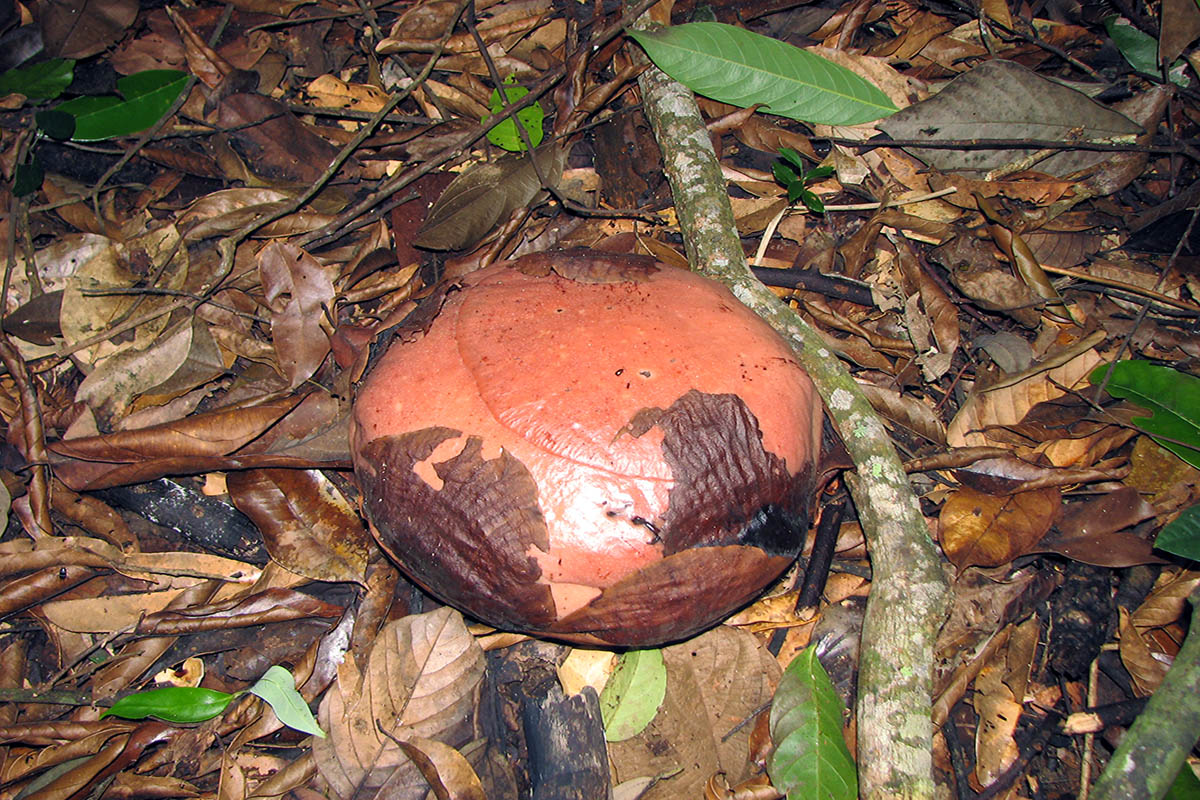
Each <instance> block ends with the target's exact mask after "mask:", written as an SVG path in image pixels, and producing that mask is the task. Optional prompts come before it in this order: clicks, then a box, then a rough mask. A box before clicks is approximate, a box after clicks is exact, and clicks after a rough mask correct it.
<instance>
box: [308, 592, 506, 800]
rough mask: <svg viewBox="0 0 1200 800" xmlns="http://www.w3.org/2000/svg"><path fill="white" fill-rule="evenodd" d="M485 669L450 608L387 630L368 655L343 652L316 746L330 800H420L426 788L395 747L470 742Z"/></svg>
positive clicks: (322, 713) (322, 711) (323, 710)
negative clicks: (324, 734) (408, 743)
mask: <svg viewBox="0 0 1200 800" xmlns="http://www.w3.org/2000/svg"><path fill="white" fill-rule="evenodd" d="M483 671H484V656H483V651H482V650H481V649H480V648H479V645H478V644H477V643H476V642H475V639H474V638H473V637H472V636H471V634H470V633H468V631H467V628H466V626H465V625H464V624H463V620H462V615H460V614H459V613H458V612H457V611H454V610H452V609H450V608H441V609H438V610H437V611H431V612H429V613H427V614H420V615H416V616H409V617H405V618H403V619H400V620H396V621H395V622H392V623H390V624H388V625H387V626H385V627H384V628H383V630H381V631H380V633H379V635H378V636H377V637H376V639H375V643H374V645H373V646H372V648H371V651H370V653H368V654H367V655H366V656H365V657H361V656H356V654H355V653H353V652H351V653H347V654H346V660H345V661H343V662H342V665H341V666H340V667H339V668H338V679H337V683H336V684H335V685H334V686H332V687H330V689H329V691H328V692H327V693H326V694H325V698H324V699H323V700H322V701H321V708H320V714H319V719H320V723H321V727H322V728H324V729H325V731H326V732H327V733H328V734H329V735H328V736H327V737H326V738H324V739H316V740H314V743H313V755H314V756H315V758H316V762H317V768H318V770H319V772H320V774H321V776H322V777H323V778H324V779H325V781H326V782H327V783H328V784H329V787H330V789H331V791H332V793H333V796H334V797H337V798H341V800H346V799H347V798H352V797H354V798H371V797H387V798H395V799H396V800H403V799H404V798H413V800H422V798H424V797H425V795H426V793H427V792H428V791H429V785H428V784H427V782H426V781H425V780H424V778H423V777H422V776H421V774H420V772H419V770H418V769H417V767H416V766H415V765H414V764H413V762H412V760H411V759H410V758H409V757H408V756H407V755H406V754H405V753H404V752H403V750H402V749H401V748H400V746H399V745H398V744H397V743H396V742H397V740H400V739H405V740H407V739H411V738H412V737H421V738H425V739H435V740H437V741H440V742H442V743H443V744H446V745H449V746H450V747H461V746H462V745H463V744H465V743H466V742H467V741H469V740H470V739H471V738H472V735H473V731H472V729H473V720H474V718H475V715H476V708H477V704H478V701H479V689H480V682H481V680H482V678H483Z"/></svg>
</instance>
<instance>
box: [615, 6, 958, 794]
mask: <svg viewBox="0 0 1200 800" xmlns="http://www.w3.org/2000/svg"><path fill="white" fill-rule="evenodd" d="M639 24H640V23H639ZM638 83H639V86H640V87H641V90H642V101H643V104H644V108H645V111H646V115H647V117H648V118H649V119H650V122H651V125H652V127H653V129H654V135H655V137H656V138H657V140H658V144H659V147H660V149H661V150H662V155H663V163H664V165H665V169H666V173H667V178H668V180H669V181H670V183H671V188H672V192H673V194H674V198H675V209H676V213H677V215H678V218H679V226H680V228H681V230H682V231H683V237H684V245H685V248H686V250H687V256H688V260H689V261H690V262H691V264H692V266H693V268H694V269H695V270H697V271H698V272H701V273H703V274H705V275H708V276H709V277H712V278H716V279H718V280H720V281H722V282H723V283H725V284H726V285H727V286H728V287H729V288H730V289H731V290H732V291H733V293H734V294H735V295H736V296H737V298H738V299H739V300H741V301H742V302H743V303H745V304H746V305H747V306H749V307H750V308H752V309H753V310H754V311H756V312H757V313H758V314H759V315H760V316H762V317H763V318H764V319H766V320H767V321H768V322H769V323H770V324H771V325H772V326H774V328H775V329H776V330H777V331H779V332H780V333H781V334H782V335H783V336H785V337H786V338H787V339H788V340H789V341H790V342H791V344H792V347H793V348H794V349H795V351H796V354H797V357H798V358H799V360H800V363H801V365H802V366H803V367H804V369H805V370H807V371H808V373H809V375H810V376H811V377H812V380H813V383H814V384H816V387H817V390H818V391H819V392H820V393H821V396H822V397H823V398H824V400H825V405H826V407H827V408H828V410H829V413H830V415H831V416H832V417H833V420H834V422H835V424H836V425H837V428H838V430H839V431H840V432H841V434H842V438H843V439H844V440H845V443H846V448H847V450H849V452H850V455H851V457H852V458H853V460H854V463H855V465H856V467H857V475H855V476H851V478H850V480H849V481H848V482H849V484H850V489H851V493H852V495H853V498H854V503H855V506H856V507H857V509H858V514H859V520H860V521H861V523H862V527H863V530H864V531H865V533H866V536H867V543H868V546H869V548H870V551H871V564H872V569H873V574H874V579H873V582H872V585H871V594H870V598H869V600H868V603H867V612H866V619H865V621H864V624H863V636H862V638H863V641H862V651H861V652H862V656H861V663H860V667H859V681H858V687H859V696H858V709H857V713H858V768H859V785H860V787H861V794H862V797H864V798H871V799H872V800H882V799H883V798H919V797H932V796H933V791H934V785H933V755H932V750H933V733H934V729H933V722H932V719H931V715H930V711H931V708H932V700H931V695H932V688H933V646H934V641H935V639H936V637H937V634H938V630H939V629H940V627H941V625H942V622H943V621H944V619H945V615H946V611H947V608H948V587H947V581H946V576H945V573H944V572H943V570H942V565H941V561H940V558H939V556H938V553H937V550H936V548H935V547H934V546H933V542H932V541H931V540H930V537H929V530H928V527H927V526H926V524H925V519H924V518H923V517H922V515H921V511H920V508H919V506H918V505H917V501H916V498H915V497H914V495H913V492H912V488H911V486H910V485H909V482H908V476H907V475H906V474H905V473H904V470H903V468H902V467H901V465H900V459H899V457H898V456H897V455H896V451H895V449H894V448H893V446H892V443H891V440H890V438H889V437H888V434H887V431H886V430H885V429H884V427H883V424H882V423H881V422H880V421H879V418H878V416H876V414H875V412H874V410H873V409H872V408H871V406H870V404H869V403H868V402H867V400H866V398H865V397H864V396H863V394H862V392H861V391H860V390H859V389H858V385H857V384H856V383H855V381H854V379H853V378H851V377H850V375H849V374H848V373H847V372H846V370H845V368H844V367H843V366H842V365H841V363H840V362H839V361H838V359H837V357H836V356H835V355H834V354H833V353H832V352H830V350H829V349H828V348H827V347H826V346H825V344H824V342H823V341H822V340H821V337H820V335H819V334H818V333H817V332H816V331H814V330H813V329H812V328H811V327H809V326H808V325H807V324H805V323H804V321H803V320H801V319H800V318H799V317H798V316H797V315H796V313H795V312H794V311H792V309H791V308H789V307H788V306H787V305H786V304H784V303H783V302H782V301H781V300H780V299H779V298H777V297H776V296H775V295H774V294H773V293H772V292H771V291H770V290H768V289H767V288H766V287H765V286H763V284H762V283H760V282H759V281H758V280H757V279H755V278H754V276H753V275H752V274H751V273H750V270H749V267H748V266H747V264H746V258H745V254H744V253H743V251H742V246H741V242H740V241H739V240H738V237H737V229H736V227H735V225H734V219H733V210H732V208H731V206H730V204H729V196H728V192H727V189H726V186H725V181H724V179H723V177H722V175H721V167H720V164H719V163H718V162H717V158H716V154H715V152H714V151H713V148H712V143H711V141H710V140H709V135H708V131H707V130H706V129H705V126H704V122H703V120H702V119H701V117H700V112H699V109H698V108H697V107H696V101H695V97H694V96H693V95H692V93H691V92H690V91H689V90H687V89H686V88H685V87H683V86H681V85H680V84H678V83H676V82H675V81H673V80H671V79H670V78H669V77H667V76H666V75H665V74H664V73H662V72H661V71H660V70H658V69H656V68H654V67H651V68H650V69H648V70H647V71H646V72H644V73H643V74H642V76H641V77H640V78H639V80H638Z"/></svg>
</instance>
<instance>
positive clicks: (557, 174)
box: [414, 144, 566, 250]
mask: <svg viewBox="0 0 1200 800" xmlns="http://www.w3.org/2000/svg"><path fill="white" fill-rule="evenodd" d="M533 157H534V158H536V159H537V163H538V169H539V170H540V171H541V173H542V175H543V176H544V177H545V178H546V180H548V181H550V182H551V183H552V184H553V185H557V184H558V181H559V180H560V179H561V178H562V171H563V165H564V159H565V157H566V153H565V152H564V151H563V150H562V148H560V147H558V146H557V145H554V144H548V145H543V146H542V147H540V148H538V149H537V150H535V151H534V156H533ZM541 189H542V185H541V182H540V181H539V180H538V176H537V171H535V170H534V167H533V163H532V162H531V161H530V159H529V157H528V156H527V155H525V154H521V153H517V154H513V155H508V156H503V157H501V158H498V159H496V160H495V161H491V162H484V163H481V164H476V165H475V166H473V167H470V168H468V169H467V170H465V171H463V172H462V173H461V174H460V175H459V176H458V177H457V178H455V179H454V180H453V181H451V182H450V185H449V186H447V187H446V191H444V192H442V194H441V196H440V197H438V199H437V202H436V203H434V204H433V208H431V209H429V214H428V215H427V216H426V217H425V224H424V225H423V226H422V227H421V230H420V231H419V232H418V233H417V238H416V241H415V242H414V244H416V245H417V246H418V247H426V248H429V249H430V250H469V249H471V248H473V247H474V246H475V245H477V244H479V243H480V242H481V241H483V238H484V237H485V236H487V235H488V233H490V232H491V231H492V229H493V228H495V227H496V226H497V225H498V224H500V222H501V221H502V220H505V219H507V218H508V216H509V215H510V214H512V212H514V211H516V210H517V209H518V208H524V207H525V206H527V205H528V204H529V203H530V202H531V201H532V200H533V198H534V197H536V196H537V193H538V192H539V191H541Z"/></svg>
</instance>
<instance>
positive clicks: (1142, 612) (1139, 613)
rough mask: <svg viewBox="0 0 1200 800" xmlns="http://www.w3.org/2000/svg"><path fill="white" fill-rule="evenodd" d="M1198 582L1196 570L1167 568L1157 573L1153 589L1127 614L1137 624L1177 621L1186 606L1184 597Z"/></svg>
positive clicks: (1146, 625) (1148, 625)
mask: <svg viewBox="0 0 1200 800" xmlns="http://www.w3.org/2000/svg"><path fill="white" fill-rule="evenodd" d="M1197 584H1200V572H1197V571H1196V570H1183V569H1169V570H1165V571H1164V572H1163V573H1162V574H1161V575H1159V576H1158V580H1157V581H1155V583H1154V589H1153V590H1152V591H1151V592H1150V594H1149V596H1147V597H1146V599H1145V600H1143V601H1142V604H1141V605H1140V606H1138V608H1137V610H1136V611H1134V612H1133V614H1132V615H1131V616H1130V621H1131V622H1132V623H1133V624H1134V625H1135V626H1137V627H1138V628H1143V629H1145V628H1162V627H1166V626H1167V625H1170V624H1172V623H1174V622H1178V621H1179V618H1180V616H1181V615H1182V614H1183V612H1184V611H1186V610H1187V604H1188V597H1189V596H1190V595H1191V593H1192V591H1194V590H1195V588H1196V586H1197Z"/></svg>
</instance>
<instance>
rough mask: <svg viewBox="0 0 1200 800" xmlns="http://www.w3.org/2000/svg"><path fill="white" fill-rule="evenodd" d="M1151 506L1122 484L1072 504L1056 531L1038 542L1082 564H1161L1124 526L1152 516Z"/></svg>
mask: <svg viewBox="0 0 1200 800" xmlns="http://www.w3.org/2000/svg"><path fill="white" fill-rule="evenodd" d="M1154 516H1155V511H1154V506H1152V505H1150V504H1149V503H1147V502H1146V501H1145V500H1143V499H1142V498H1141V496H1140V495H1138V493H1137V492H1136V491H1134V490H1133V489H1130V488H1129V487H1127V486H1122V487H1121V488H1119V489H1116V490H1115V491H1112V492H1109V493H1107V494H1104V495H1100V496H1099V497H1095V498H1092V499H1090V500H1086V501H1084V502H1081V503H1072V504H1070V505H1068V506H1066V508H1065V509H1064V511H1063V516H1062V519H1060V520H1059V521H1058V522H1057V523H1056V525H1055V528H1056V530H1054V531H1052V532H1050V533H1049V534H1048V535H1047V536H1046V537H1045V538H1044V539H1042V542H1041V544H1040V545H1038V549H1039V550H1046V551H1050V552H1053V553H1058V554H1059V555H1063V556H1066V557H1067V558H1071V559H1074V560H1076V561H1082V562H1083V563H1085V564H1095V565H1098V566H1104V567H1114V568H1119V567H1130V566H1133V565H1135V564H1162V563H1165V562H1164V561H1163V559H1161V558H1159V557H1158V556H1156V555H1154V554H1153V552H1151V551H1152V549H1153V545H1152V543H1151V542H1150V541H1148V540H1146V539H1142V538H1140V537H1138V536H1135V535H1134V534H1132V533H1122V531H1123V530H1124V529H1125V528H1128V527H1131V526H1133V525H1136V524H1138V523H1139V522H1144V521H1145V520H1148V519H1153V518H1154Z"/></svg>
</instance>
